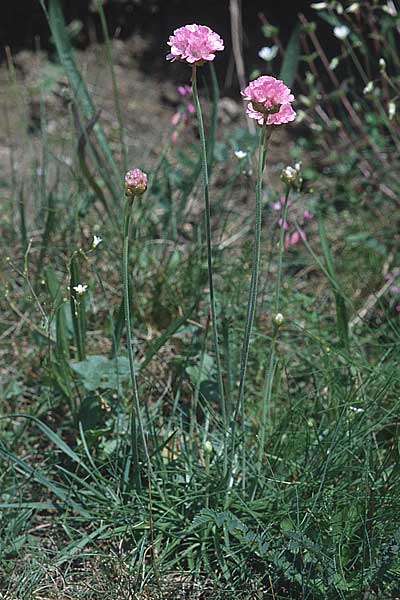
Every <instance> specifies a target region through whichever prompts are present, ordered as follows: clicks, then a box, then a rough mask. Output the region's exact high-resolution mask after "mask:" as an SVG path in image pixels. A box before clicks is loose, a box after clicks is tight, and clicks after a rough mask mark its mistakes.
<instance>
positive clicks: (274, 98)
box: [240, 75, 296, 125]
mask: <svg viewBox="0 0 400 600" xmlns="http://www.w3.org/2000/svg"><path fill="white" fill-rule="evenodd" d="M240 93H241V94H242V96H243V97H244V98H245V100H250V102H249V104H248V105H247V111H246V113H247V116H248V117H250V119H256V121H257V122H258V124H259V125H264V124H266V125H282V124H283V123H290V121H294V119H295V118H296V113H295V111H294V110H293V108H292V105H291V103H292V102H293V100H294V96H293V94H292V93H291V91H290V89H289V88H288V87H287V85H285V84H284V83H283V81H281V80H280V79H275V77H270V76H269V75H263V76H262V77H258V78H257V79H255V80H254V81H251V82H250V83H249V85H248V86H247V87H245V88H244V90H242V91H241V92H240Z"/></svg>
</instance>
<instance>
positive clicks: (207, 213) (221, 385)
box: [192, 65, 228, 473]
mask: <svg viewBox="0 0 400 600" xmlns="http://www.w3.org/2000/svg"><path fill="white" fill-rule="evenodd" d="M192 89H193V100H194V105H195V109H196V116H197V121H198V125H199V134H200V144H201V155H202V171H203V183H204V202H205V224H206V238H207V267H208V285H209V289H210V311H211V326H212V336H213V343H214V352H215V361H216V366H217V378H218V390H219V397H220V402H221V409H222V418H223V421H224V426H225V432H227V429H228V423H227V412H226V404H225V393H224V381H223V377H222V368H221V358H220V351H219V343H218V328H217V315H216V309H215V293H214V279H213V265H212V246H211V210H210V198H209V182H208V162H207V145H206V138H205V134H204V123H203V115H202V112H201V105H200V100H199V94H198V90H197V72H196V65H193V68H192ZM224 449H225V450H224V473H226V468H227V456H228V454H227V445H226V444H224Z"/></svg>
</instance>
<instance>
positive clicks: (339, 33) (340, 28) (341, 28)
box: [333, 25, 350, 40]
mask: <svg viewBox="0 0 400 600" xmlns="http://www.w3.org/2000/svg"><path fill="white" fill-rule="evenodd" d="M349 33H350V29H349V28H348V27H347V25H336V27H334V28H333V35H334V36H335V37H337V39H338V40H345V39H346V38H347V36H348V35H349Z"/></svg>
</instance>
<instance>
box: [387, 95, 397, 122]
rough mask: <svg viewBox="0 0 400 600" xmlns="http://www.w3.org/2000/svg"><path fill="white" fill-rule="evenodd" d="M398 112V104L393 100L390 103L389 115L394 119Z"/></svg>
mask: <svg viewBox="0 0 400 600" xmlns="http://www.w3.org/2000/svg"><path fill="white" fill-rule="evenodd" d="M395 114H396V104H395V103H394V102H393V101H392V100H391V101H390V102H389V104H388V116H389V119H390V120H392V119H393V117H394V116H395Z"/></svg>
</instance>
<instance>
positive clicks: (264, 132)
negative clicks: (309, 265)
mask: <svg viewBox="0 0 400 600" xmlns="http://www.w3.org/2000/svg"><path fill="white" fill-rule="evenodd" d="M268 134H270V132H269V131H268V127H266V126H264V127H262V129H261V132H260V142H259V149H258V177H257V186H256V215H255V229H254V245H253V264H252V269H251V281H250V290H249V298H248V302H247V314H246V324H245V331H244V339H243V346H242V355H241V359H240V374H239V392H238V401H237V407H236V411H235V412H236V415H237V413H239V412H240V414H241V419H242V426H243V424H244V401H243V400H244V385H245V380H246V371H247V363H248V359H249V347H250V337H251V331H252V329H253V323H254V316H255V312H256V304H257V291H258V275H259V268H260V248H261V217H262V180H263V174H264V166H265V155H266V143H267V138H268ZM236 415H235V416H236ZM243 475H244V474H243Z"/></svg>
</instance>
